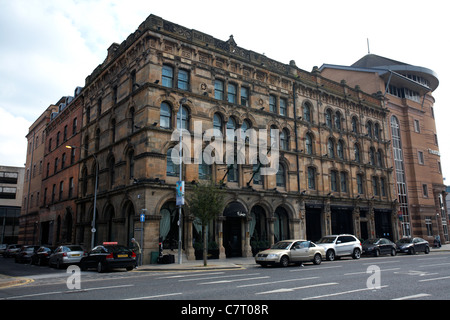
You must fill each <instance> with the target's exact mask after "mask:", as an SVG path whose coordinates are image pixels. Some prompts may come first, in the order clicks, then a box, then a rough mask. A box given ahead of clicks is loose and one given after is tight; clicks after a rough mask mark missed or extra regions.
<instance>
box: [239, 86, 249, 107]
mask: <svg viewBox="0 0 450 320" xmlns="http://www.w3.org/2000/svg"><path fill="white" fill-rule="evenodd" d="M248 92H249V89H248V88H246V87H241V106H244V107H248Z"/></svg>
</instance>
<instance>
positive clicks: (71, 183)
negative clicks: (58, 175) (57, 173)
mask: <svg viewBox="0 0 450 320" xmlns="http://www.w3.org/2000/svg"><path fill="white" fill-rule="evenodd" d="M73 187H74V186H73V177H71V178H70V179H69V199H71V198H72V197H73Z"/></svg>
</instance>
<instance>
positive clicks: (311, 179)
mask: <svg viewBox="0 0 450 320" xmlns="http://www.w3.org/2000/svg"><path fill="white" fill-rule="evenodd" d="M308 189H311V190H315V189H316V169H314V168H311V167H309V168H308Z"/></svg>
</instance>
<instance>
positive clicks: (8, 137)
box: [0, 107, 31, 167]
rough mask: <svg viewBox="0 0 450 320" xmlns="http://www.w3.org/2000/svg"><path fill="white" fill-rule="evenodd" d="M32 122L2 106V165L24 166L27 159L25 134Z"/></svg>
mask: <svg viewBox="0 0 450 320" xmlns="http://www.w3.org/2000/svg"><path fill="white" fill-rule="evenodd" d="M30 125H31V122H30V121H28V120H26V119H24V118H23V117H16V116H13V115H12V114H11V113H9V112H8V111H6V110H5V109H3V108H1V107H0V128H1V130H0V165H4V166H14V167H22V166H24V163H25V160H26V149H27V140H26V138H25V136H26V135H27V133H28V128H29V127H30Z"/></svg>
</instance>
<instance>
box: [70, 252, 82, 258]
mask: <svg viewBox="0 0 450 320" xmlns="http://www.w3.org/2000/svg"><path fill="white" fill-rule="evenodd" d="M71 256H72V257H79V256H80V254H79V253H76V254H72V255H71Z"/></svg>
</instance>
